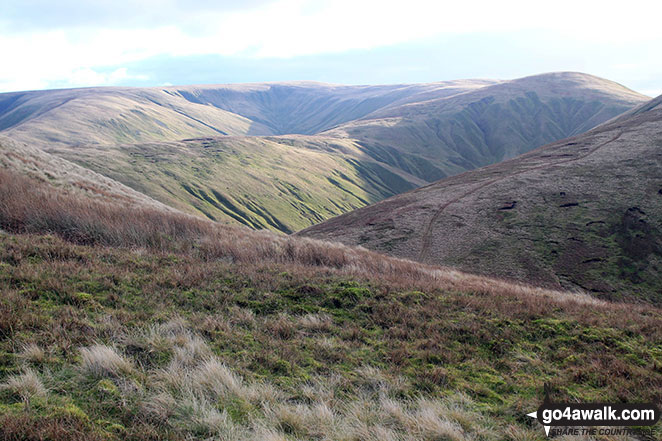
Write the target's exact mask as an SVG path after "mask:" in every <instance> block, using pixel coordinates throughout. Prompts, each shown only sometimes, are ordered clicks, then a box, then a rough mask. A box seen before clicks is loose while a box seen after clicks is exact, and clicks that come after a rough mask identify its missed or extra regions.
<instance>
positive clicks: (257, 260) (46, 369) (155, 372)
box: [0, 171, 662, 441]
mask: <svg viewBox="0 0 662 441" xmlns="http://www.w3.org/2000/svg"><path fill="white" fill-rule="evenodd" d="M0 227H1V228H2V229H3V230H4V232H2V233H0V280H1V283H0V438H3V439H49V440H56V441H57V440H72V439H74V440H100V439H105V440H114V439H128V440H148V439H149V440H154V439H170V440H185V439H208V438H213V439H227V440H309V439H328V440H348V439H350V440H359V439H361V440H383V439H402V440H433V439H434V440H440V439H451V440H504V439H507V440H543V439H545V438H544V431H543V429H542V428H541V427H540V426H539V425H538V423H536V422H534V421H532V420H531V419H530V418H528V417H526V416H525V413H527V412H529V411H532V410H534V409H535V408H536V407H537V406H538V405H539V404H540V400H541V398H542V390H541V389H542V383H543V382H544V381H550V382H551V383H552V385H553V387H554V391H555V396H554V398H556V399H561V398H563V399H571V400H617V401H620V400H627V401H633V402H634V401H656V402H659V400H660V399H662V396H661V395H660V391H662V371H661V370H660V366H661V365H662V359H661V358H660V357H661V355H662V354H661V352H660V347H659V342H660V341H661V339H662V335H661V334H660V332H661V330H662V326H661V325H662V312H661V311H660V310H659V309H656V308H652V307H647V308H643V307H637V306H632V305H622V304H617V303H606V302H602V301H598V300H595V299H592V298H590V297H586V296H582V295H578V294H571V293H563V292H555V291H545V290H541V289H534V288H529V287H526V286H520V285H513V284H508V283H505V282H501V281H498V280H490V279H486V278H483V277H477V276H470V275H467V274H462V273H459V272H456V271H449V270H447V269H443V268H435V267H428V266H424V265H420V264H416V263H413V262H408V261H403V260H398V259H394V258H388V257H384V256H380V255H377V254H374V253H371V252H369V251H366V250H362V249H356V248H348V247H345V246H342V245H338V244H328V243H323V242H317V241H313V240H309V239H303V238H291V237H290V238H288V237H281V236H275V235H272V234H269V233H256V232H251V231H249V230H248V229H243V228H235V227H221V226H219V225H217V224H213V223H211V222H208V221H204V220H200V219H195V218H192V217H187V216H182V215H179V214H175V213H166V212H164V211H158V210H153V209H152V210H150V209H140V210H136V209H130V208H126V207H122V206H117V205H113V204H108V203H102V202H99V201H94V200H92V199H89V198H81V197H72V196H68V195H66V194H64V193H61V192H59V191H56V190H55V189H54V187H53V186H51V185H49V184H45V183H42V184H38V183H36V182H34V181H32V180H29V179H27V178H25V177H21V176H20V175H17V174H14V173H10V172H6V171H3V172H0ZM44 232H50V234H49V235H44ZM659 435H660V433H659V430H658V433H657V436H659Z"/></svg>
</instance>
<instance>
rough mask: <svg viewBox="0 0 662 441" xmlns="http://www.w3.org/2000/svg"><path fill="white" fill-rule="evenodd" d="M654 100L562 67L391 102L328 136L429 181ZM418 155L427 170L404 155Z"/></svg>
mask: <svg viewBox="0 0 662 441" xmlns="http://www.w3.org/2000/svg"><path fill="white" fill-rule="evenodd" d="M649 99H650V98H649V97H646V96H644V95H641V94H638V93H636V92H633V91H631V90H629V89H627V88H625V87H623V86H621V85H619V84H616V83H614V82H611V81H608V80H604V79H601V78H597V77H594V76H591V75H586V74H581V73H572V72H560V73H551V74H543V75H537V76H532V77H526V78H521V79H517V80H512V81H504V82H500V83H498V84H494V85H491V86H487V87H483V88H480V89H476V90H474V91H469V92H466V93H461V94H455V95H452V96H447V97H430V99H428V100H424V101H418V102H415V103H409V104H404V105H401V106H395V107H390V108H387V109H382V110H379V111H376V112H374V113H373V114H371V115H369V116H367V117H365V118H362V119H360V120H357V121H352V122H350V123H347V124H345V125H342V126H340V127H338V128H335V129H333V130H330V131H328V132H326V133H325V134H328V135H332V136H340V137H349V138H354V139H357V140H360V142H361V144H362V145H363V146H364V149H365V151H366V153H368V154H369V155H371V156H372V157H374V158H376V159H379V160H380V161H382V162H386V163H390V164H391V165H393V166H400V167H402V168H403V170H405V171H407V172H409V173H412V174H415V175H417V176H419V177H420V178H422V179H425V180H427V181H429V182H432V181H435V180H438V179H441V178H443V177H446V176H450V175H454V174H457V173H461V172H463V171H467V170H471V169H474V168H477V167H481V166H484V165H489V164H493V163H496V162H499V161H502V160H504V159H509V158H512V157H515V156H517V155H519V154H522V153H525V152H527V151H529V150H532V149H533V148H536V147H539V146H541V145H544V144H547V143H550V142H553V141H556V140H558V139H563V138H566V137H569V136H573V135H577V134H580V133H583V132H585V131H587V130H589V129H591V128H593V127H595V126H596V125H598V124H600V123H603V122H605V121H607V120H608V119H611V118H613V117H615V116H617V115H619V114H621V113H622V112H624V111H626V110H629V109H631V108H632V107H633V106H635V105H637V104H641V103H643V102H645V101H647V100H649ZM412 156H415V157H416V158H417V162H418V163H426V164H427V167H426V168H425V169H417V168H416V167H411V165H409V164H407V163H406V161H402V158H411V157H412Z"/></svg>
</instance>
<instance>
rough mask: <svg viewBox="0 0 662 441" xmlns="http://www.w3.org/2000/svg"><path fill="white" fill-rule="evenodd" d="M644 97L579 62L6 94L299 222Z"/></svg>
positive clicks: (9, 126) (1, 124) (210, 188)
mask: <svg viewBox="0 0 662 441" xmlns="http://www.w3.org/2000/svg"><path fill="white" fill-rule="evenodd" d="M642 99H643V98H642V96H641V95H638V94H636V93H634V92H632V91H629V90H627V89H625V88H623V87H622V86H619V85H617V84H615V83H611V82H609V81H606V80H601V79H598V78H595V77H591V76H588V75H583V74H571V73H560V74H546V75H541V76H537V77H530V78H524V79H520V80H514V81H489V80H458V81H448V82H439V83H430V84H415V85H389V86H342V85H330V84H321V83H311V82H293V83H263V84H238V85H212V86H185V87H175V86H173V87H166V88H147V89H128V88H92V89H77V90H56V91H44V92H26V93H15V94H2V95H0V129H4V130H2V131H0V133H2V134H5V135H7V136H9V137H11V138H13V139H17V140H20V141H24V142H27V143H29V144H30V145H33V146H36V147H40V148H42V149H44V150H45V151H47V152H49V153H52V154H55V155H59V156H61V157H63V158H65V159H67V160H68V161H71V162H74V163H76V164H78V165H81V166H84V167H89V168H90V169H92V170H94V171H96V172H97V173H99V174H102V175H104V176H107V177H109V178H111V179H113V180H115V181H118V182H121V183H123V184H125V185H127V186H129V187H131V188H133V189H134V190H136V191H139V192H142V193H145V194H146V195H147V196H149V197H151V198H154V199H156V200H159V201H161V202H162V203H164V204H168V205H171V206H173V207H175V208H177V209H180V210H183V211H186V212H188V213H191V214H195V215H198V216H205V217H207V218H209V219H213V220H217V221H220V222H224V223H235V224H237V223H240V224H244V225H248V226H250V227H252V228H256V229H262V228H267V229H271V230H277V231H281V232H286V233H289V232H292V231H297V230H299V229H302V228H306V227H308V226H310V225H313V224H315V223H319V222H321V221H324V220H326V219H329V218H331V217H333V216H337V215H339V214H342V213H345V212H347V211H351V210H353V209H356V208H360V207H363V206H365V205H368V204H371V203H375V202H378V201H380V200H382V199H384V198H386V197H390V196H393V195H395V194H398V193H402V192H404V191H408V190H411V189H413V188H415V187H418V186H421V185H425V184H426V183H429V182H433V181H435V180H437V179H439V178H441V177H445V176H447V175H453V174H457V173H461V172H463V171H466V170H468V169H473V168H475V167H478V166H480V165H484V164H489V163H493V162H496V161H499V160H502V159H503V158H505V157H509V156H512V155H514V154H516V153H519V152H520V151H525V150H529V149H531V148H533V147H537V146H539V145H542V144H544V143H546V142H548V141H550V140H556V139H559V138H563V137H565V136H568V135H569V134H571V133H576V132H579V131H582V130H585V129H588V128H590V127H593V126H594V125H596V124H598V123H600V122H603V121H605V120H607V119H609V118H611V117H613V116H615V115H617V114H618V113H620V112H622V111H625V110H628V109H630V108H631V107H632V106H634V105H635V104H636V103H638V102H640V101H641V100H642ZM357 118H361V119H358V120H357ZM348 121H350V122H348ZM338 124H344V125H341V126H340V127H336V128H335V129H332V130H327V129H330V128H331V127H333V126H336V125H338ZM355 129H356V130H355ZM319 130H327V131H325V132H323V133H322V134H313V135H311V134H309V133H314V132H316V131H319ZM283 133H287V134H288V135H280V136H268V135H272V134H283ZM293 133H298V134H299V135H292V134H293ZM248 135H262V136H259V137H258V136H248Z"/></svg>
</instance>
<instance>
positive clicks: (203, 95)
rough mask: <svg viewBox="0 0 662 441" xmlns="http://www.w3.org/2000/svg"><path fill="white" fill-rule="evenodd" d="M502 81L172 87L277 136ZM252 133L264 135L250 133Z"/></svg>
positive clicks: (318, 128) (312, 130) (310, 131)
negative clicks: (256, 124) (260, 125)
mask: <svg viewBox="0 0 662 441" xmlns="http://www.w3.org/2000/svg"><path fill="white" fill-rule="evenodd" d="M495 83H498V81H493V80H456V81H442V82H438V83H428V84H400V85H397V84H396V85H383V86H382V85H379V86H345V85H337V84H324V83H315V82H290V83H258V84H233V85H214V86H184V87H170V88H167V89H166V90H168V91H169V92H170V93H174V94H178V95H180V96H182V97H184V98H186V99H187V100H189V101H191V102H194V103H200V104H208V105H212V106H215V107H218V108H220V109H223V110H227V111H229V112H233V113H236V114H238V115H241V116H244V117H246V118H248V119H250V120H252V121H255V122H258V123H260V124H262V125H263V126H265V127H268V128H269V130H270V131H271V133H272V134H275V135H287V134H292V133H297V134H308V135H312V134H315V133H318V132H321V131H324V130H327V129H330V128H332V127H334V126H336V125H338V124H342V123H346V122H348V121H352V120H355V119H358V118H361V117H364V116H366V115H368V114H370V113H372V112H375V111H377V110H380V109H385V108H389V107H392V106H395V105H401V104H404V103H407V102H412V101H421V100H423V99H429V97H434V98H442V97H446V96H451V95H456V94H458V93H463V92H467V91H470V90H475V89H480V88H482V87H485V86H488V85H491V84H495ZM249 134H251V135H253V134H258V133H254V132H250V133H249Z"/></svg>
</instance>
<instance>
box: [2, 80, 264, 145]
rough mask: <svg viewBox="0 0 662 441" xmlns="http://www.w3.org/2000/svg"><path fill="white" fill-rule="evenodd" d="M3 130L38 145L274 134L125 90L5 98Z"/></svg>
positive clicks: (180, 102)
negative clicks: (249, 133)
mask: <svg viewBox="0 0 662 441" xmlns="http://www.w3.org/2000/svg"><path fill="white" fill-rule="evenodd" d="M0 130H2V133H3V134H5V135H7V136H9V137H11V138H13V139H16V140H19V141H23V142H27V143H31V144H35V145H45V144H48V145H53V144H55V145H58V144H60V145H62V144H63V145H80V144H117V143H131V142H144V141H156V140H160V141H167V140H176V139H182V138H190V137H195V136H217V135H241V134H246V133H248V132H251V133H255V134H268V133H270V131H269V130H268V129H267V128H265V127H262V126H261V125H260V124H259V123H256V122H254V121H251V120H249V119H246V118H243V117H241V116H239V115H235V114H233V113H230V112H226V111H224V110H221V109H218V108H215V107H212V106H203V105H200V104H196V103H191V102H189V101H188V100H186V99H184V98H183V97H181V96H177V95H174V94H171V93H169V92H167V91H164V90H160V89H122V88H97V89H94V88H92V89H69V90H49V91H48V90H47V91H39V92H15V93H5V94H0Z"/></svg>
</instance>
